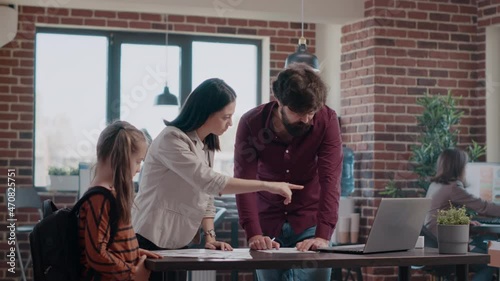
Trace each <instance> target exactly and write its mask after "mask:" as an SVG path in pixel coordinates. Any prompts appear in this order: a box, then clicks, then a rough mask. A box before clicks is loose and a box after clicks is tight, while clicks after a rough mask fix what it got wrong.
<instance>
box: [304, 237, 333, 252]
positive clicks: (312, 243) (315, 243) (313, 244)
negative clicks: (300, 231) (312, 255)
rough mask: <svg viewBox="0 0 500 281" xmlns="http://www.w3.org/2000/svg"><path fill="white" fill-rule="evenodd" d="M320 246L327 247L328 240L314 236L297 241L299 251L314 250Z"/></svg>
mask: <svg viewBox="0 0 500 281" xmlns="http://www.w3.org/2000/svg"><path fill="white" fill-rule="evenodd" d="M320 247H328V240H326V239H323V238H319V237H315V238H311V239H306V240H304V241H302V242H299V243H297V250H299V251H309V250H313V251H314V250H317V249H318V248H320Z"/></svg>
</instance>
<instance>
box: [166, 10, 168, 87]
mask: <svg viewBox="0 0 500 281" xmlns="http://www.w3.org/2000/svg"><path fill="white" fill-rule="evenodd" d="M165 26H166V27H165V63H166V64H165V73H166V77H165V86H168V14H165Z"/></svg>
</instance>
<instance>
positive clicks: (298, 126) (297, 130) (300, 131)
mask: <svg viewBox="0 0 500 281" xmlns="http://www.w3.org/2000/svg"><path fill="white" fill-rule="evenodd" d="M281 120H282V122H283V125H284V126H285V129H286V131H287V132H288V133H289V134H290V135H292V136H294V137H300V136H302V135H304V134H305V133H307V132H308V131H309V129H310V128H311V124H306V123H304V122H301V121H297V122H295V123H290V121H289V120H288V117H287V116H286V114H285V111H284V110H283V107H282V108H281Z"/></svg>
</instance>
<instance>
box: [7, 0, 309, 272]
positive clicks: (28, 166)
mask: <svg viewBox="0 0 500 281" xmlns="http://www.w3.org/2000/svg"><path fill="white" fill-rule="evenodd" d="M41 24H43V25H50V26H54V27H65V26H71V27H76V28H79V27H82V28H90V29H91V28H113V29H116V28H117V29H120V30H130V29H133V30H138V32H140V31H141V30H144V31H164V30H166V23H165V19H164V16H163V15H161V14H152V13H133V12H115V11H99V10H82V9H59V8H41V7H30V6H22V7H20V10H19V31H18V34H17V36H16V38H15V39H14V40H13V41H12V42H10V43H9V44H7V45H6V46H4V47H2V48H0V183H2V184H0V192H1V193H0V194H1V195H0V200H1V209H0V229H1V230H0V231H1V233H0V279H1V280H14V277H15V276H14V275H12V274H7V272H6V269H7V265H6V263H5V262H3V261H4V259H5V258H6V254H7V250H8V247H7V243H6V239H7V235H8V233H7V232H6V231H5V230H6V223H5V222H6V208H5V206H6V205H5V196H4V194H5V189H6V184H4V183H6V182H7V169H9V168H14V169H16V170H17V176H16V184H17V186H18V187H23V186H30V185H32V182H33V179H32V172H33V168H32V167H33V135H34V134H33V128H34V123H33V118H34V117H33V116H34V115H33V110H34V103H33V102H34V95H33V89H34V88H33V80H34V36H35V26H36V25H41ZM300 27H301V25H300V23H298V22H278V21H262V20H246V19H231V18H213V17H199V16H189V15H169V16H168V29H169V30H171V31H174V32H180V33H204V34H207V33H208V34H214V35H217V34H224V35H227V34H234V36H246V35H256V36H261V37H268V38H270V61H269V62H268V63H269V67H270V75H271V76H274V75H276V73H277V72H278V71H279V70H280V69H282V68H283V66H284V62H285V59H286V57H287V55H288V54H290V53H292V52H294V51H295V50H296V46H297V41H298V38H299V36H300ZM304 28H305V32H304V36H305V37H306V38H307V40H308V49H309V50H310V51H311V52H314V50H315V48H314V45H315V28H316V26H315V24H305V26H304ZM55 200H56V203H71V202H74V199H67V198H60V197H58V198H55ZM68 200H69V201H71V202H67V201H68ZM19 216H21V217H23V218H24V219H23V220H24V221H26V222H30V221H31V222H34V221H36V220H37V219H38V218H37V217H36V216H29V215H23V214H19ZM242 237H244V236H243V235H242ZM19 239H21V240H23V241H24V243H22V244H21V247H22V249H23V254H24V255H25V256H26V255H27V253H28V251H29V245H28V244H27V243H26V241H27V238H26V236H20V237H19ZM16 276H18V274H16ZM220 278H227V276H226V277H220ZM246 278H248V277H246Z"/></svg>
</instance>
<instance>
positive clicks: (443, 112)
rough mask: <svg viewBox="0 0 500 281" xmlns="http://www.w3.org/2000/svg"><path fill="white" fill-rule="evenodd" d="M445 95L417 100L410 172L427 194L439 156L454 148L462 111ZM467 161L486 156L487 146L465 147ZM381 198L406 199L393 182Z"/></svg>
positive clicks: (454, 101) (457, 99) (392, 181)
mask: <svg viewBox="0 0 500 281" xmlns="http://www.w3.org/2000/svg"><path fill="white" fill-rule="evenodd" d="M459 100H460V98H455V97H453V96H452V95H451V92H448V94H447V95H443V96H441V95H429V94H426V95H425V96H423V97H420V98H418V99H417V104H418V105H420V106H421V107H422V108H423V111H422V113H421V114H420V115H419V116H417V125H418V127H419V128H421V132H420V134H419V136H418V138H417V143H416V144H414V145H412V146H411V152H412V155H411V157H410V162H411V164H412V165H411V169H412V171H413V172H414V173H415V174H416V175H417V185H418V187H420V188H422V189H423V190H422V191H423V193H424V194H425V193H426V192H427V189H428V188H429V185H430V179H431V178H432V177H433V176H434V175H435V174H436V163H437V159H438V157H439V154H440V153H441V152H442V151H443V150H444V149H446V148H451V147H457V144H458V142H457V139H458V135H459V131H458V130H457V126H459V125H460V121H461V118H462V115H463V114H464V113H463V111H462V110H460V109H459V108H458V107H457V101H459ZM467 152H468V154H469V161H470V162H474V161H477V159H478V158H479V157H481V156H482V155H484V154H486V147H484V146H481V145H479V144H478V143H476V142H475V141H474V140H472V145H469V146H468V147H467ZM381 194H382V195H386V196H389V197H405V194H404V191H403V190H402V189H401V188H400V187H398V186H397V183H396V182H395V181H394V179H391V181H390V182H389V183H388V184H387V185H386V187H385V190H384V191H382V192H381Z"/></svg>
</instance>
